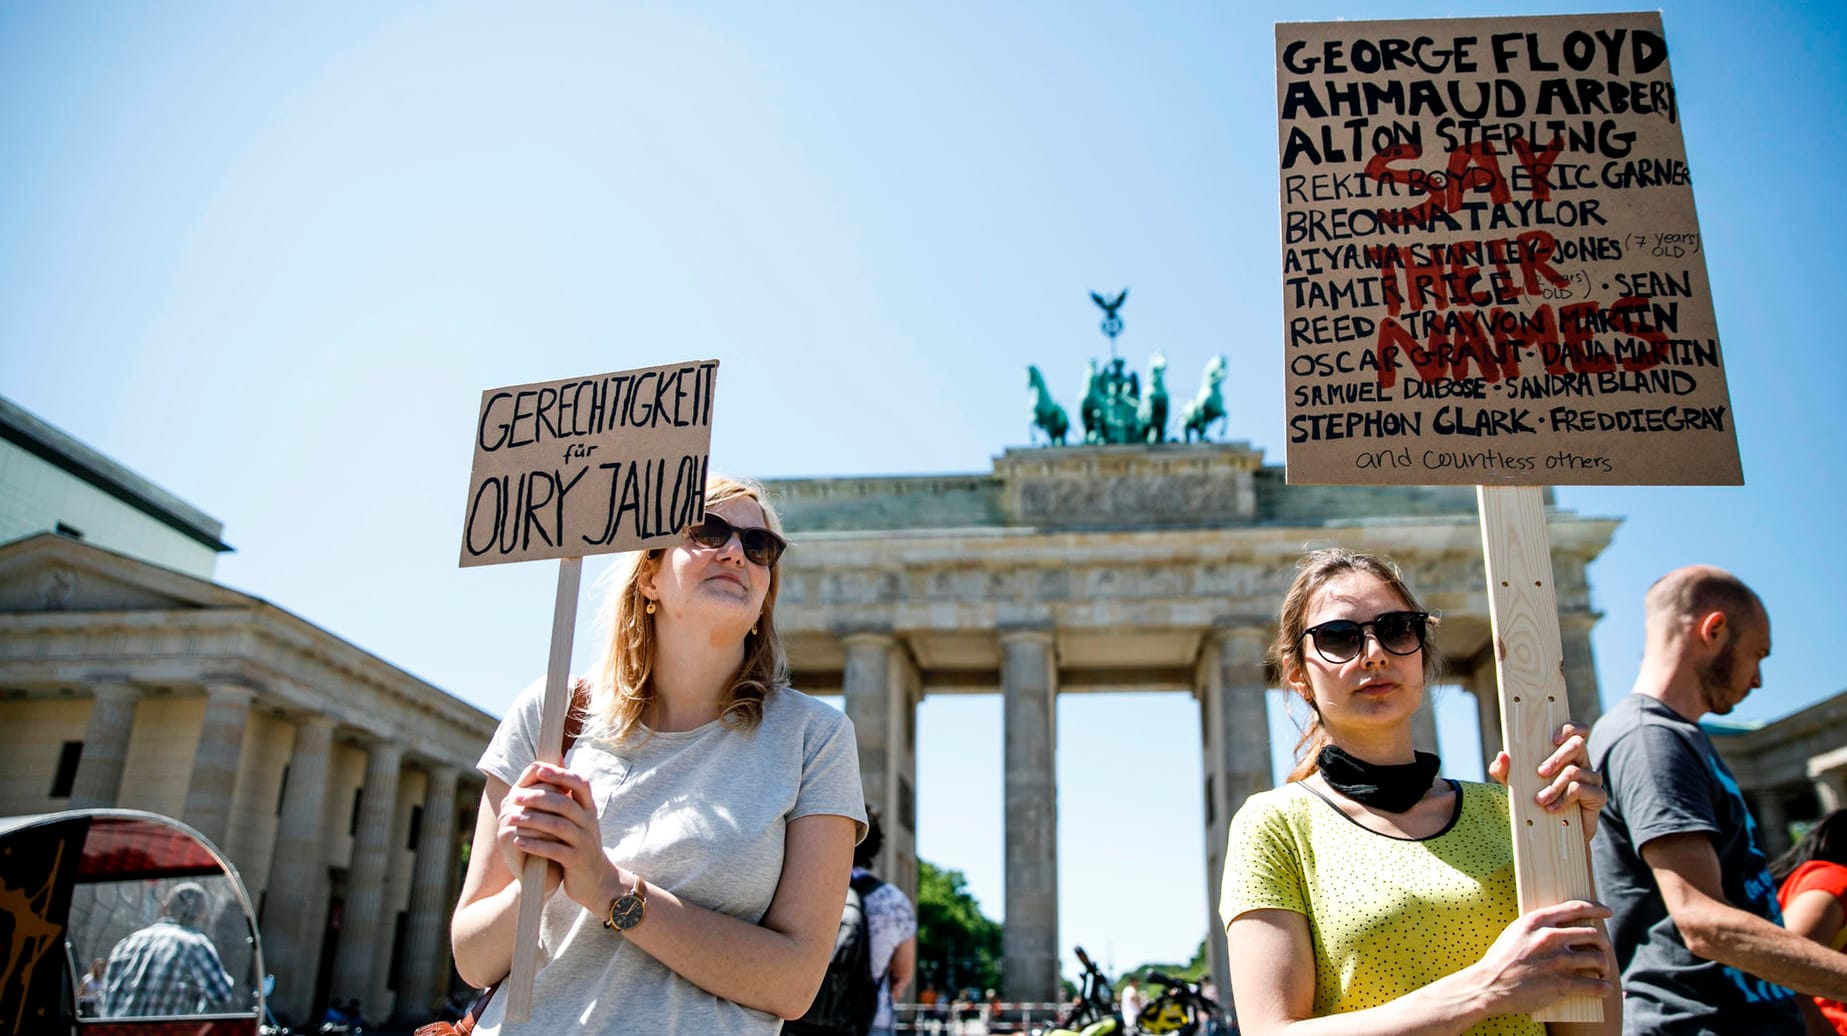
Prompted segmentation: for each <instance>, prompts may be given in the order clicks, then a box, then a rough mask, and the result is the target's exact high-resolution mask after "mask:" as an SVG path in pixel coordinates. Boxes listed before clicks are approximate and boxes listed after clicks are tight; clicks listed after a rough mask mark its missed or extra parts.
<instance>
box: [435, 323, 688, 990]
mask: <svg viewBox="0 0 1847 1036" xmlns="http://www.w3.org/2000/svg"><path fill="white" fill-rule="evenodd" d="M717 378H718V361H717V360H695V361H690V362H687V363H676V364H667V365H666V366H662V367H645V368H641V369H639V370H629V371H618V372H616V373H613V374H599V375H595V376H593V377H588V378H569V379H566V380H563V381H543V382H536V383H534V384H531V385H514V386H511V387H509V388H500V389H488V390H487V391H486V392H483V393H481V413H480V416H479V417H478V418H477V419H476V421H475V434H474V439H475V460H474V471H473V473H472V474H471V476H470V477H469V483H468V485H469V489H468V506H467V510H466V512H465V514H466V517H465V519H464V520H463V524H462V566H463V567H464V568H467V567H471V566H475V565H497V564H503V563H505V562H509V561H534V560H539V559H543V558H556V559H558V591H557V595H556V597H555V598H554V600H553V605H552V639H551V651H550V654H549V656H548V658H547V664H546V671H545V699H544V705H543V707H542V708H541V710H540V719H539V739H538V743H537V749H538V751H537V755H538V759H539V761H540V762H545V763H551V764H553V765H557V764H559V763H561V762H562V761H563V758H562V757H563V749H564V727H565V718H566V714H567V713H568V712H569V711H570V691H569V690H568V687H569V683H570V681H569V677H570V666H571V640H572V632H573V628H574V627H575V625H576V622H577V591H578V588H579V585H580V584H581V582H582V579H583V563H584V556H585V555H587V554H612V553H615V552H617V551H625V550H638V549H641V548H645V547H657V546H667V545H669V544H672V543H673V542H675V541H676V540H677V539H678V537H679V533H680V530H681V529H682V528H684V527H685V526H687V525H689V524H691V523H692V522H694V521H697V520H699V518H701V517H702V516H703V515H704V514H705V478H706V467H707V462H708V457H709V453H710V448H711V441H712V395H713V391H714V388H715V386H716V383H717ZM545 868H546V861H545V860H544V859H543V858H542V857H538V856H528V857H526V862H525V865H524V866H523V867H522V868H521V870H520V875H519V879H520V907H519V917H518V921H517V923H516V925H515V928H514V945H513V962H512V971H511V972H510V973H509V974H508V976H507V981H506V985H507V992H506V1019H507V1021H509V1022H514V1023H519V1022H524V1021H526V1019H527V1017H528V1016H529V1014H530V1012H531V1009H532V987H533V979H534V976H535V975H536V974H537V973H538V955H539V922H540V910H541V907H542V900H543V898H544V891H545Z"/></svg>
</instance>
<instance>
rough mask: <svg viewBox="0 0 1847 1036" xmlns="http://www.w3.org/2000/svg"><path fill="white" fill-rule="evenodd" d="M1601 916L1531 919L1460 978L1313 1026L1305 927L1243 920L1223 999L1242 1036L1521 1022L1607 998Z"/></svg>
mask: <svg viewBox="0 0 1847 1036" xmlns="http://www.w3.org/2000/svg"><path fill="white" fill-rule="evenodd" d="M1608 916H1609V911H1608V910H1606V909H1604V908H1603V907H1600V906H1597V905H1595V904H1592V903H1585V902H1581V901H1573V902H1570V903H1561V904H1559V905H1558V906H1555V907H1545V908H1543V909H1540V910H1534V911H1532V912H1530V913H1528V914H1526V915H1524V916H1522V917H1520V918H1519V919H1518V920H1516V921H1514V923H1513V924H1511V925H1508V926H1507V928H1506V930H1504V931H1503V932H1502V933H1501V935H1500V937H1499V938H1497V939H1496V940H1495V941H1494V945H1493V946H1490V947H1489V948H1488V952H1487V954H1485V955H1484V956H1483V957H1482V959H1481V960H1479V961H1477V962H1476V963H1474V964H1471V965H1469V966H1468V967H1466V968H1463V969H1462V970H1460V971H1457V972H1455V973H1453V974H1450V975H1446V976H1444V977H1443V978H1440V979H1438V980H1436V981H1435V982H1432V983H1430V984H1429V985H1426V986H1423V987H1421V988H1419V989H1415V990H1412V991H1411V992H1409V993H1407V994H1405V995H1404V996H1401V997H1399V998H1398V999H1396V1000H1393V1001H1391V1002H1390V1003H1387V1004H1381V1005H1380V1006H1378V1007H1374V1008H1369V1009H1367V1010H1364V1011H1354V1012H1351V1013H1347V1014H1341V1015H1337V1016H1330V1017H1323V1018H1315V1017H1312V1015H1313V1013H1314V1002H1315V952H1314V946H1313V943H1312V942H1311V941H1310V938H1309V929H1308V919H1307V918H1306V917H1303V916H1302V915H1301V914H1298V913H1295V912H1294V911H1291V910H1252V911H1249V912H1248V913H1244V914H1240V915H1239V916H1238V917H1237V918H1236V919H1235V920H1233V921H1232V922H1231V925H1230V926H1229V928H1228V929H1227V939H1228V940H1229V942H1230V943H1231V945H1233V946H1236V947H1238V952H1237V953H1235V954H1233V955H1232V960H1231V988H1232V999H1233V1000H1234V1001H1235V1002H1236V1003H1237V1005H1238V1021H1239V1023H1240V1024H1241V1025H1242V1027H1243V1031H1244V1032H1246V1033H1249V1034H1251V1036H1275V1034H1281V1033H1287V1034H1288V1036H1387V1034H1399V1033H1429V1034H1432V1036H1455V1034H1459V1033H1462V1032H1464V1031H1466V1030H1467V1029H1468V1028H1469V1027H1471V1026H1473V1025H1475V1024H1476V1023H1478V1022H1480V1021H1482V1020H1483V1019H1485V1018H1492V1017H1496V1016H1499V1015H1506V1014H1530V1013H1532V1012H1533V1011H1536V1010H1539V1009H1540V1008H1541V1007H1544V1006H1546V1005H1547V1004H1550V1003H1552V1002H1553V1001H1555V1000H1557V999H1559V998H1560V997H1565V996H1609V995H1611V992H1612V989H1613V987H1614V986H1615V983H1614V982H1613V981H1608V980H1607V978H1608V977H1609V976H1611V975H1613V974H1614V959H1613V958H1612V957H1611V955H1610V944H1609V941H1608V939H1607V938H1605V937H1604V936H1603V934H1602V933H1601V932H1600V931H1598V929H1597V928H1595V927H1593V926H1591V925H1590V924H1589V923H1588V922H1590V921H1591V920H1593V919H1596V918H1601V917H1608ZM1587 973H1588V974H1587ZM1592 974H1594V975H1597V976H1600V977H1594V978H1593V977H1590V976H1591V975H1592Z"/></svg>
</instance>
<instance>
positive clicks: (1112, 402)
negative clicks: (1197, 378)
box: [1026, 288, 1226, 446]
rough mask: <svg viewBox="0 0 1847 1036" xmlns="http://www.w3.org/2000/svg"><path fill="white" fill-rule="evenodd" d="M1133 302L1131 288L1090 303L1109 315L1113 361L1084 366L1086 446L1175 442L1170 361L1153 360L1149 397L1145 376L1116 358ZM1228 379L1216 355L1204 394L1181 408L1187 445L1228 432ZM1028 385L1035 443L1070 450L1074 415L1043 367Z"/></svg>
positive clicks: (1033, 370)
mask: <svg viewBox="0 0 1847 1036" xmlns="http://www.w3.org/2000/svg"><path fill="white" fill-rule="evenodd" d="M1128 298H1129V289H1127V288H1124V289H1123V290H1122V291H1121V292H1119V293H1117V295H1116V297H1115V298H1105V297H1104V296H1103V295H1101V294H1099V293H1097V292H1094V291H1093V292H1091V293H1090V300H1091V301H1092V302H1095V303H1096V304H1097V307H1098V308H1099V309H1101V310H1103V322H1102V324H1101V325H1100V329H1101V330H1102V332H1103V334H1104V335H1105V336H1107V337H1108V338H1109V342H1110V357H1109V359H1108V360H1107V361H1104V362H1102V363H1099V362H1098V361H1097V360H1095V359H1089V360H1086V361H1084V392H1083V396H1082V397H1081V398H1080V399H1079V402H1078V408H1077V412H1078V422H1079V424H1081V425H1082V431H1083V442H1084V443H1085V445H1090V446H1121V445H1129V444H1135V443H1147V444H1158V443H1165V442H1171V441H1173V440H1170V439H1169V438H1168V437H1167V419H1168V414H1169V409H1168V408H1169V404H1168V395H1167V358H1166V357H1165V356H1163V355H1162V354H1160V353H1158V352H1157V353H1155V354H1154V355H1153V356H1150V357H1149V358H1148V379H1147V382H1146V389H1147V391H1146V393H1145V394H1144V392H1143V387H1144V383H1143V381H1142V379H1141V377H1140V375H1138V374H1137V373H1136V372H1135V371H1133V370H1130V369H1128V366H1127V365H1126V364H1125V363H1124V362H1123V359H1122V357H1120V356H1118V355H1116V336H1118V335H1120V334H1121V333H1122V315H1121V313H1120V310H1121V309H1122V305H1123V303H1124V302H1126V301H1128ZM1224 380H1225V358H1224V357H1223V356H1214V357H1213V358H1212V359H1211V361H1210V362H1208V363H1207V364H1206V372H1205V377H1204V379H1203V380H1202V382H1201V384H1200V387H1199V395H1198V396H1196V397H1195V398H1194V399H1192V400H1191V401H1190V402H1188V403H1187V404H1186V405H1185V406H1183V407H1182V408H1181V412H1180V424H1181V429H1182V435H1183V436H1184V440H1185V441H1186V442H1192V441H1193V440H1194V437H1195V436H1197V437H1198V438H1199V440H1200V441H1202V442H1203V441H1206V440H1207V439H1209V438H1210V436H1209V434H1208V433H1209V431H1210V430H1211V428H1212V426H1213V425H1214V424H1217V425H1220V426H1221V430H1222V426H1223V424H1224V422H1225V419H1226V418H1225V401H1224V398H1223V397H1221V396H1220V395H1219V383H1220V382H1222V381H1224ZM1026 385H1027V388H1029V389H1030V390H1031V405H1032V433H1031V434H1032V440H1033V441H1034V442H1038V441H1039V437H1040V436H1044V440H1045V444H1046V445H1048V446H1063V445H1065V443H1066V442H1067V435H1068V433H1069V432H1070V431H1071V419H1070V416H1069V415H1068V414H1066V413H1065V409H1064V407H1061V406H1059V405H1058V402H1057V401H1056V400H1054V399H1053V398H1052V393H1051V390H1050V389H1049V388H1047V387H1046V384H1045V377H1044V376H1043V375H1042V374H1040V373H1039V368H1038V367H1036V366H1028V367H1027V368H1026Z"/></svg>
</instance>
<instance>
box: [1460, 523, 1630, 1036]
mask: <svg viewBox="0 0 1847 1036" xmlns="http://www.w3.org/2000/svg"><path fill="white" fill-rule="evenodd" d="M1543 493H1544V491H1543V490H1542V489H1540V488H1539V487H1538V486H1477V487H1475V496H1476V501H1477V503H1478V504H1479V505H1480V508H1481V545H1482V557H1483V560H1484V561H1485V563H1486V566H1487V570H1488V602H1489V615H1490V618H1491V620H1492V623H1493V630H1494V668H1495V673H1496V675H1497V676H1498V677H1499V678H1500V699H1501V743H1502V744H1503V745H1505V746H1506V749H1507V755H1508V756H1509V758H1510V759H1511V760H1512V763H1513V768H1512V772H1511V773H1509V774H1508V777H1507V798H1508V805H1509V807H1510V808H1509V812H1510V813H1511V814H1512V815H1513V840H1514V880H1515V883H1516V884H1517V886H1518V888H1519V892H1520V912H1521V913H1523V914H1524V913H1526V912H1527V911H1529V910H1535V909H1537V908H1539V907H1544V906H1554V905H1556V904H1559V903H1563V902H1565V901H1566V900H1571V899H1585V900H1590V899H1594V895H1593V886H1592V883H1591V872H1590V855H1589V847H1588V846H1587V845H1585V844H1584V825H1583V819H1582V818H1581V817H1580V816H1579V813H1578V811H1577V810H1575V809H1568V810H1566V811H1565V812H1563V813H1560V814H1552V813H1548V812H1546V811H1545V809H1544V807H1542V806H1540V805H1539V804H1538V803H1536V802H1534V801H1533V796H1534V795H1537V794H1538V793H1539V789H1540V788H1542V787H1544V782H1542V781H1541V779H1540V778H1539V776H1538V775H1537V774H1536V773H1535V772H1534V771H1535V769H1537V768H1538V766H1539V764H1540V763H1542V762H1544V761H1545V759H1546V757H1547V756H1549V755H1551V754H1552V751H1553V748H1554V747H1555V746H1554V745H1553V744H1552V735H1553V734H1555V733H1557V732H1558V728H1559V727H1561V726H1563V725H1564V724H1565V721H1566V720H1567V719H1570V718H1571V714H1570V705H1569V699H1568V698H1567V697H1566V696H1565V668H1564V659H1565V650H1564V646H1563V643H1562V642H1561V641H1560V639H1559V634H1558V594H1557V592H1556V591H1555V589H1554V587H1553V585H1552V553H1551V546H1550V543H1549V541H1548V538H1547V535H1546V511H1545V498H1544V496H1543ZM1533 1017H1534V1019H1536V1020H1538V1021H1541V1022H1600V1021H1602V1020H1603V1001H1601V1000H1599V999H1597V998H1596V997H1584V996H1581V997H1570V998H1567V999H1564V1000H1560V1001H1558V1002H1556V1003H1554V1004H1552V1005H1551V1006H1550V1007H1548V1008H1546V1009H1545V1010H1543V1011H1538V1012H1535V1013H1534V1015H1533Z"/></svg>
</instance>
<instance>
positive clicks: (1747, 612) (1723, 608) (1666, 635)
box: [1643, 565, 1766, 642]
mask: <svg viewBox="0 0 1847 1036" xmlns="http://www.w3.org/2000/svg"><path fill="white" fill-rule="evenodd" d="M1643 608H1644V609H1645V611H1646V614H1647V617H1648V639H1649V640H1650V641H1654V642H1665V641H1668V640H1673V639H1676V638H1677V637H1679V636H1680V635H1682V634H1683V633H1684V632H1685V631H1686V630H1688V629H1689V628H1691V627H1692V626H1693V625H1694V624H1695V623H1698V622H1699V621H1700V620H1701V619H1702V618H1704V617H1705V616H1707V615H1710V614H1712V613H1713V612H1720V613H1722V614H1723V615H1724V616H1725V618H1726V620H1727V621H1728V622H1730V623H1731V624H1732V625H1734V626H1755V625H1757V624H1758V623H1760V622H1762V621H1763V619H1764V618H1765V617H1766V615H1765V612H1764V604H1763V602H1762V601H1761V600H1759V599H1758V596H1757V594H1756V593H1754V592H1753V591H1752V590H1751V588H1750V587H1748V586H1746V585H1744V581H1743V580H1741V579H1739V578H1738V577H1737V576H1735V575H1732V574H1731V573H1730V572H1727V571H1725V570H1724V569H1722V568H1717V567H1715V566H1712V565H1688V566H1687V567H1685V568H1677V569H1675V570H1674V571H1672V572H1669V573H1668V574H1667V575H1664V576H1662V577H1661V578H1660V579H1658V580H1656V581H1655V585H1653V586H1651V587H1649V588H1648V595H1647V596H1646V597H1644V598H1643Z"/></svg>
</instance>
